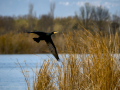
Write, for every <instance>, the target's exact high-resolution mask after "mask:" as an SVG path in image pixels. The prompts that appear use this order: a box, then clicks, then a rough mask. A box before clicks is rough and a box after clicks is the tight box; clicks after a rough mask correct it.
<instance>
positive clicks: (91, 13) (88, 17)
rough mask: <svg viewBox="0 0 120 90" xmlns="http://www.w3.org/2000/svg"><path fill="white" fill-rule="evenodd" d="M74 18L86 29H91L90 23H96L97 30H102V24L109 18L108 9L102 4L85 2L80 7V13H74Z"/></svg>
mask: <svg viewBox="0 0 120 90" xmlns="http://www.w3.org/2000/svg"><path fill="white" fill-rule="evenodd" d="M76 18H77V20H78V21H79V23H80V24H81V25H83V26H84V27H85V28H86V29H92V27H91V25H92V23H93V22H94V23H96V24H97V27H98V28H99V30H100V31H101V30H104V26H105V25H106V24H107V21H108V20H109V18H110V15H109V11H108V9H106V8H104V7H102V6H97V7H96V6H93V5H91V4H90V3H85V5H84V6H82V7H80V14H79V15H77V14H76Z"/></svg>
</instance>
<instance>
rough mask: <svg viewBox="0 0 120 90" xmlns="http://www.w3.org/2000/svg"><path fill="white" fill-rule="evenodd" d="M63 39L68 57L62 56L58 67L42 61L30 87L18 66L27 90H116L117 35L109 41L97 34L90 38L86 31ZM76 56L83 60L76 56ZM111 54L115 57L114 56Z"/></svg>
mask: <svg viewBox="0 0 120 90" xmlns="http://www.w3.org/2000/svg"><path fill="white" fill-rule="evenodd" d="M81 33H82V35H80V34H81ZM73 36H74V37H73ZM78 36H79V37H78ZM76 38H77V39H76ZM64 39H65V45H66V50H67V52H68V53H69V56H68V57H66V55H62V58H61V62H60V63H61V64H58V62H57V61H49V60H47V61H46V60H45V61H44V63H43V64H42V66H40V67H38V69H37V68H36V70H33V69H32V70H33V75H34V77H33V85H32V87H30V78H29V73H27V71H23V69H22V68H21V66H20V64H19V62H18V64H17V65H18V66H19V67H20V68H21V70H22V73H23V75H24V77H25V81H26V84H27V89H28V90H30V89H33V90H48V89H49V90H119V88H120V60H118V58H117V57H118V55H119V48H120V43H119V42H120V41H119V40H120V38H119V35H118V33H116V34H115V35H114V38H113V36H112V35H111V34H110V35H109V38H108V37H107V36H103V35H102V34H100V33H94V34H92V33H91V32H89V31H88V30H86V29H85V30H84V31H82V32H81V31H78V32H74V34H73V33H72V32H69V33H67V34H65V35H64ZM80 42H81V43H80ZM113 42H114V43H113ZM79 52H81V53H82V54H83V56H81V55H76V53H79ZM88 52H89V53H90V54H89V55H88V54H87V53H88ZM114 53H116V54H118V55H115V56H113V54H114ZM111 54H112V55H111ZM38 64H39V63H37V65H38ZM36 67H37V66H36Z"/></svg>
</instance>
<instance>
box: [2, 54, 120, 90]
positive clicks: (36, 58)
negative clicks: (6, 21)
mask: <svg viewBox="0 0 120 90" xmlns="http://www.w3.org/2000/svg"><path fill="white" fill-rule="evenodd" d="M59 56H60V55H59ZM117 56H118V59H120V54H119V55H117ZM60 58H61V57H60ZM48 59H49V60H55V58H54V57H53V55H51V54H35V55H34V54H15V55H14V54H13V55H12V54H10V55H6V54H5V55H0V90H26V89H27V86H26V82H25V79H24V76H23V74H22V73H21V69H20V67H19V66H17V65H16V64H15V63H18V62H19V63H20V65H21V66H22V68H23V69H24V70H28V71H29V77H30V85H31V87H32V81H33V72H32V71H31V69H30V67H31V68H32V69H34V70H36V65H37V63H38V64H39V66H38V69H39V67H40V66H41V65H42V64H43V62H44V60H46V61H47V60H48ZM17 61H18V62H17ZM25 62H26V63H27V65H28V66H29V67H27V66H26V65H25ZM118 62H119V61H118ZM59 63H60V62H59Z"/></svg>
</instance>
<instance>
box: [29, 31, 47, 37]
mask: <svg viewBox="0 0 120 90" xmlns="http://www.w3.org/2000/svg"><path fill="white" fill-rule="evenodd" d="M27 33H35V34H37V35H39V36H43V35H46V33H44V32H40V31H34V32H27Z"/></svg>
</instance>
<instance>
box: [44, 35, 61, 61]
mask: <svg viewBox="0 0 120 90" xmlns="http://www.w3.org/2000/svg"><path fill="white" fill-rule="evenodd" d="M45 41H46V43H47V45H48V48H49V50H50V51H51V53H52V54H53V55H54V57H55V58H56V59H57V60H58V61H59V60H60V59H59V57H58V54H57V50H56V47H55V45H54V43H53V41H52V39H51V37H50V38H47V39H46V40H45Z"/></svg>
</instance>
